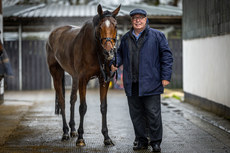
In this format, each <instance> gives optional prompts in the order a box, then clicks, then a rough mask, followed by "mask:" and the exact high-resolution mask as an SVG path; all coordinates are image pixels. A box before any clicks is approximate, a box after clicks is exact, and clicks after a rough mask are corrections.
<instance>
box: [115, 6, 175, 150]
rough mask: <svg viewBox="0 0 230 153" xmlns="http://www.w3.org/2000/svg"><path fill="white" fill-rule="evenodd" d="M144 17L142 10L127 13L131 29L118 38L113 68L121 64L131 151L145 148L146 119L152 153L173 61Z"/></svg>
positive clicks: (158, 136) (159, 137) (159, 135)
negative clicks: (132, 135) (131, 132)
mask: <svg viewBox="0 0 230 153" xmlns="http://www.w3.org/2000/svg"><path fill="white" fill-rule="evenodd" d="M146 15H147V13H146V11H144V10H142V9H135V10H133V11H131V12H130V16H131V21H132V28H131V30H130V31H129V32H127V33H126V34H125V35H124V36H123V37H122V39H121V44H120V46H119V48H118V51H117V64H118V65H117V67H119V66H120V65H122V64H123V83H124V88H125V92H126V95H127V98H128V105H129V112H130V117H131V120H132V123H133V127H134V132H135V136H136V140H137V144H136V145H134V147H133V150H141V149H147V148H148V139H147V136H146V135H147V134H146V132H145V126H146V120H145V118H146V119H147V122H148V125H149V127H148V128H149V130H148V131H149V137H150V145H151V146H152V148H153V152H160V151H161V148H160V144H161V141H162V119H161V103H160V94H162V93H163V91H164V87H165V86H166V85H168V84H169V83H170V79H171V73H172V62H173V58H172V53H171V51H170V49H169V47H168V42H167V40H166V38H165V36H164V34H163V33H162V32H160V31H158V30H155V29H153V28H150V27H149V25H148V24H147V23H148V19H147V17H146ZM117 67H115V66H114V65H113V64H112V65H111V71H112V72H114V71H116V70H117Z"/></svg>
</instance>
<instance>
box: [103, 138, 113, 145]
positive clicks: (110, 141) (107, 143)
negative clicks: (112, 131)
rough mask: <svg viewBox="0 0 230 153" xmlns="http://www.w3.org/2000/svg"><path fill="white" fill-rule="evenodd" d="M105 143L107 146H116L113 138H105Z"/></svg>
mask: <svg viewBox="0 0 230 153" xmlns="http://www.w3.org/2000/svg"><path fill="white" fill-rule="evenodd" d="M104 144H105V145H106V146H110V145H111V146H114V143H113V141H112V140H111V139H107V140H104Z"/></svg>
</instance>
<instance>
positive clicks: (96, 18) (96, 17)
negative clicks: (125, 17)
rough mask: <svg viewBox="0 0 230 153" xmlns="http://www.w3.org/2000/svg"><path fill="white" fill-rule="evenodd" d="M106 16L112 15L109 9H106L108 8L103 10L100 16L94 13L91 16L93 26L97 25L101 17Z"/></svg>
mask: <svg viewBox="0 0 230 153" xmlns="http://www.w3.org/2000/svg"><path fill="white" fill-rule="evenodd" d="M106 16H111V17H113V16H112V13H111V12H110V11H108V10H106V11H104V12H103V15H102V16H99V15H98V14H97V15H95V16H94V17H93V25H94V27H96V26H98V24H99V21H100V20H101V19H103V18H104V17H106Z"/></svg>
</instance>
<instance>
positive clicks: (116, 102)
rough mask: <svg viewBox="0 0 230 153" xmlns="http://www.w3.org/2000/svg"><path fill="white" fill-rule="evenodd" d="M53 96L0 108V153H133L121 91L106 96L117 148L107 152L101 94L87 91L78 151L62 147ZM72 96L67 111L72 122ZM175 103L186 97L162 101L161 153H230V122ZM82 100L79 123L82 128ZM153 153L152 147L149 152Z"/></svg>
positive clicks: (37, 95)
mask: <svg viewBox="0 0 230 153" xmlns="http://www.w3.org/2000/svg"><path fill="white" fill-rule="evenodd" d="M54 95H55V94H54V91H50V90H49V91H28V92H6V93H5V102H4V104H2V105H0V147H1V148H0V152H2V153H8V152H9V153H11V152H13V153H27V152H49V153H50V152H57V153H62V152H68V153H69V152H112V153H127V152H134V151H133V150H132V147H133V140H134V132H133V127H132V123H131V120H130V117H129V112H128V105H127V98H126V96H125V94H124V91H123V90H109V92H108V113H107V114H108V115H107V120H108V129H109V135H110V137H111V139H112V140H113V142H114V144H115V146H109V147H105V146H104V144H103V136H102V134H101V124H102V123H101V113H100V101H99V91H98V90H92V89H89V90H87V99H86V100H87V106H88V109H87V113H86V116H85V122H84V131H85V133H84V139H85V142H86V146H85V147H76V145H75V144H76V139H77V138H71V139H70V141H66V142H62V141H61V137H62V119H61V116H60V115H59V116H57V115H54V98H55V96H54ZM69 95H70V91H67V92H66V101H67V102H66V111H67V114H66V115H67V120H69ZM172 97H176V98H177V97H180V98H181V99H182V100H183V93H181V92H175V91H170V90H166V93H165V94H164V95H162V119H163V130H164V132H163V142H162V145H161V148H162V153H163V152H164V153H171V152H173V153H177V152H178V153H211V152H216V153H227V152H230V122H229V121H228V120H225V119H223V118H221V117H218V116H215V115H214V114H211V113H208V112H205V111H203V110H201V109H199V108H196V107H193V106H191V105H189V104H187V103H184V102H180V101H179V100H177V99H175V98H172ZM78 107H79V100H78V101H77V103H76V112H75V114H76V115H75V116H76V118H75V121H76V128H78V125H79V113H78ZM138 152H151V147H149V148H148V150H145V151H138Z"/></svg>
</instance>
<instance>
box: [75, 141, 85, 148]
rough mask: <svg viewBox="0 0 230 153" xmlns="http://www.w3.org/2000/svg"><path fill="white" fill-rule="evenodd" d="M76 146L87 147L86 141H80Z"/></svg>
mask: <svg viewBox="0 0 230 153" xmlns="http://www.w3.org/2000/svg"><path fill="white" fill-rule="evenodd" d="M76 146H80V147H83V146H85V141H84V139H78V140H77V142H76Z"/></svg>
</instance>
